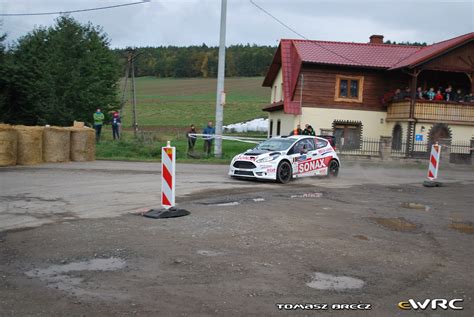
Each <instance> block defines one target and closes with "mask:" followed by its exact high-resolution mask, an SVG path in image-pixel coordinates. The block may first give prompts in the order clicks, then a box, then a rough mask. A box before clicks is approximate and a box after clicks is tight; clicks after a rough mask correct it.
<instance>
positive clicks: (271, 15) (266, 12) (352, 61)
mask: <svg viewBox="0 0 474 317" xmlns="http://www.w3.org/2000/svg"><path fill="white" fill-rule="evenodd" d="M249 1H250V3H251V4H253V5H254V6H255V7H256V8H258V9H259V10H261V11H262V12H264V13H265V14H266V15H268V16H269V17H271V18H272V19H274V20H275V21H277V22H278V23H280V24H281V25H283V26H284V27H285V28H287V29H288V30H290V31H291V32H293V33H295V34H296V35H298V36H299V37H301V38H303V39H305V40H307V41H309V43H311V44H314V45H317V46H319V47H321V48H322V49H324V50H326V51H328V52H331V53H333V54H334V55H337V56H339V57H340V58H343V59H345V60H347V61H349V62H351V63H355V64H357V65H362V64H361V63H360V62H358V61H355V60H353V59H350V58H348V57H345V56H343V55H341V54H339V53H337V52H335V51H333V50H331V49H330V48H327V47H325V46H324V45H321V44H319V43H318V42H315V41H312V40H310V39H308V38H307V37H306V36H304V35H303V34H301V33H299V32H298V31H296V30H295V29H293V28H292V27H290V26H289V25H287V24H286V23H284V22H283V21H281V20H280V19H278V18H277V17H276V16H274V15H273V14H271V13H270V12H268V11H267V10H265V9H264V8H262V7H261V6H259V5H258V4H256V3H255V2H254V1H253V0H249Z"/></svg>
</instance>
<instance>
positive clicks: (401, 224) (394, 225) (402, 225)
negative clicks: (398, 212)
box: [368, 217, 419, 232]
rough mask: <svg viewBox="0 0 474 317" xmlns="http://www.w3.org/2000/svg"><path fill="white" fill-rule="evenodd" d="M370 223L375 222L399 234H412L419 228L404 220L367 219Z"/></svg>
mask: <svg viewBox="0 0 474 317" xmlns="http://www.w3.org/2000/svg"><path fill="white" fill-rule="evenodd" d="M368 219H369V220H371V221H374V222H376V223H377V224H379V225H381V226H383V227H385V228H388V229H391V230H395V231H400V232H413V231H415V230H416V229H418V228H419V226H418V225H417V224H415V223H413V222H410V221H408V220H406V219H405V218H378V217H369V218H368Z"/></svg>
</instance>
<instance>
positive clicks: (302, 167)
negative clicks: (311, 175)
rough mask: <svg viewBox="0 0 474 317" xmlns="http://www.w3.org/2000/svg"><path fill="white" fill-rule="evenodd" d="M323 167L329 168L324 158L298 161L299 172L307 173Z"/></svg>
mask: <svg viewBox="0 0 474 317" xmlns="http://www.w3.org/2000/svg"><path fill="white" fill-rule="evenodd" d="M322 168H327V165H326V163H325V162H324V159H317V160H313V161H305V162H301V163H298V173H306V172H310V171H314V170H319V169H322Z"/></svg>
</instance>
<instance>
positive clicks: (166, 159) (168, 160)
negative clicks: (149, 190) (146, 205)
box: [161, 141, 176, 209]
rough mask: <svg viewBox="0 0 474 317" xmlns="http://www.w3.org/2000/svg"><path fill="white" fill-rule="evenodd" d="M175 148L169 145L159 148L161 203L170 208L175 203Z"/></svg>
mask: <svg viewBox="0 0 474 317" xmlns="http://www.w3.org/2000/svg"><path fill="white" fill-rule="evenodd" d="M175 170H176V148H175V147H173V146H171V145H170V142H169V141H168V143H167V144H166V146H165V147H162V148H161V205H162V206H163V208H165V209H170V208H171V207H174V205H175V185H176V178H175Z"/></svg>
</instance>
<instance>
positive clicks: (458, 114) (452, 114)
mask: <svg viewBox="0 0 474 317" xmlns="http://www.w3.org/2000/svg"><path fill="white" fill-rule="evenodd" d="M414 117H415V119H416V120H418V121H422V122H423V121H424V122H443V123H456V124H468V125H474V104H473V103H455V102H442V101H428V100H417V101H416V103H415V113H414ZM409 118H410V101H408V100H405V101H397V102H392V103H391V104H389V105H388V108H387V120H389V121H394V120H407V119H409Z"/></svg>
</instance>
